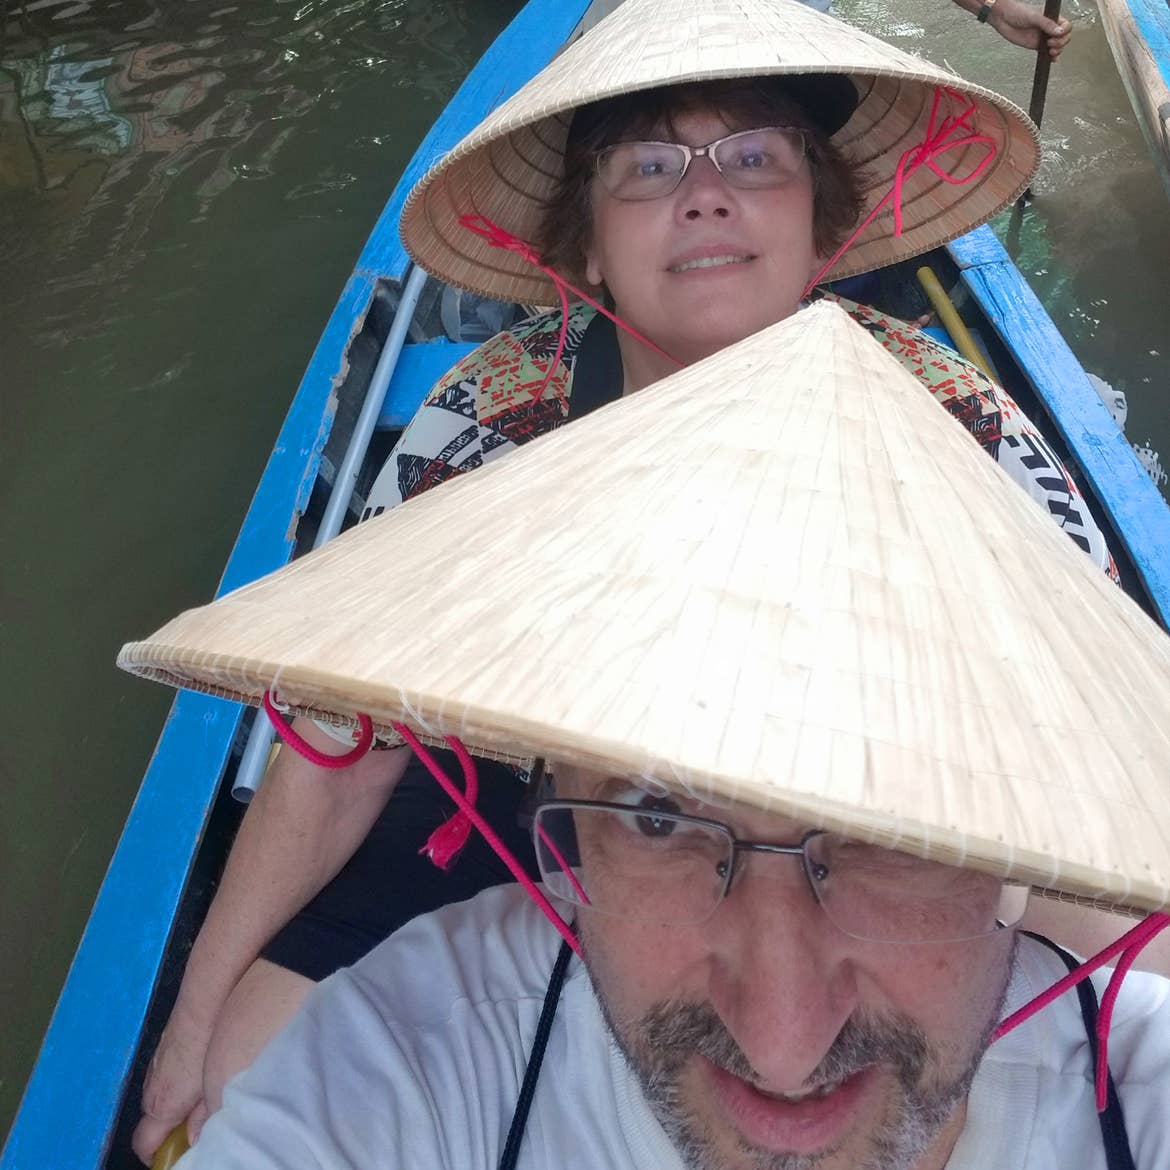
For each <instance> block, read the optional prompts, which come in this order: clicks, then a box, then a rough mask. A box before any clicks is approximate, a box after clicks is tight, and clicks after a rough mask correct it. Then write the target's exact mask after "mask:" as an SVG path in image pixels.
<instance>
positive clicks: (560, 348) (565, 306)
mask: <svg viewBox="0 0 1170 1170" xmlns="http://www.w3.org/2000/svg"><path fill="white" fill-rule="evenodd" d="M459 223H460V225H461V226H462V227H465V228H467V230H468V231H471V232H474V233H475V234H476V235H477V236H481V237H482V238H483V239H485V240H487V242H488V243H489V244H490V245H491V246H492V247H493V248H502V249H503V250H504V251H506V252H514V253H515V254H516V255H517V256H519V257H520V258H521V259H522V260H526V261H527V262H528V263H529V264H531V265H532V266H533V267H534V268H539V269H540V271H541V272H543V273H544V274H545V276H547V277H548V278H549V280H551V281H552V282H553V284H554V285H555V286H556V290H557V296H558V297H559V298H560V302H561V331H560V335H559V336H558V338H557V348H556V352H555V353H554V354H553V359H552V361H551V362H549V365H548V370H547V372H546V373H545V375H544V379H543V380H542V381H541V382H540V384H539V385H538V386H537V388H536V393H535V394H534V395H533V398H534V399H535V400H536V401H538V402H539V401H540V398H541V395H543V394H544V391H545V389H546V387H547V386H548V384H549V381H550V380H551V379H552V376H553V372H554V371H555V370H556V368H557V366H558V365H559V364H560V360H561V354H563V353H564V352H565V342H566V339H567V337H568V332H569V293H572V294H573V295H574V296H576V297H577V298H578V299H579V300H582V301H584V302H585V304H587V305H591V306H592V307H593V308H595V309H596V310H597V311H598V312H599V313H601V314H602V315H603V316H605V317H608V318H609V319H610V320H611V321H612V322H613V323H614V324H615V325H616V326H617V327H618V328H619V329H622V330H624V331H625V332H626V333H628V334H629V335H630V336H631V337H632V338H634V340H635V341H640V342H641V343H642V344H643V345H645V346H646V347H647V348H649V349H652V350H653V351H654V352H655V353H656V354H658V355H659V356H660V357H664V358H666V360H667V361H670V362H673V363H674V364H675V365H676V366H678V367H680V368H681V367H682V364H683V363H682V362H680V361H679V360H678V358H676V357H672V356H671V355H670V354H668V353H667V352H666V350H664V349H663V348H662V347H661V346H659V345H655V343H654V342H653V341H651V340H650V339H649V338H648V337H645V336H644V335H643V334H641V333H639V332H638V330H636V329H635V328H634V327H633V326H632V325H629V324H627V323H626V322H625V321H623V320H622V319H621V318H620V317H619V316H617V314H616V313H611V312H610V311H609V309H607V308H606V307H605V306H604V305H603V304H602V303H601V302H600V301H597V300H594V299H593V297H591V296H589V294H588V293H584V292H582V291H581V290H580V289H579V288H577V287H576V286H575V285H572V284H570V283H569V282H568V281H567V280H565V278H564V277H563V276H561V275H560V274H559V273H557V272H555V271H554V270H553V269H551V268H549V267H548V266H547V265H546V264H544V263H542V262H541V259H540V257H539V256H538V255H537V253H536V249H535V248H533V246H532V245H531V244H529V243H526V242H525V241H524V240H522V239H520V237H519V236H515V235H513V234H512V233H511V232H510V231H508V229H507V228H504V227H501V226H500V225H499V224H498V223H494V222H493V221H492V220H490V219H488V217H487V216H486V215H461V216H460V217H459ZM522 388H523V387H522Z"/></svg>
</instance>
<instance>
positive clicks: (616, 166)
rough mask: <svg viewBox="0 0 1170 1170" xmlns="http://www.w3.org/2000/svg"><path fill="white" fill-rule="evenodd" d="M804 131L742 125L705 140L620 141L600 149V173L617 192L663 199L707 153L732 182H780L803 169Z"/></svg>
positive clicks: (743, 184) (766, 184) (771, 184)
mask: <svg viewBox="0 0 1170 1170" xmlns="http://www.w3.org/2000/svg"><path fill="white" fill-rule="evenodd" d="M807 153H808V144H807V142H806V141H805V137H804V133H803V132H802V131H800V130H795V129H792V128H791V127H788V126H765V127H762V128H761V129H758V130H739V131H737V132H736V133H735V134H728V135H726V136H725V137H723V138H716V139H715V141H714V142H708V143H707V145H706V146H696V147H691V146H684V145H683V144H682V143H681V142H617V143H615V144H614V145H612V146H607V147H605V148H604V149H603V150H601V151H599V152H598V154H597V177H598V178H599V179H600V180H601V185H602V186H603V187H604V188H605V189H606V190H607V191H608V192H609V193H610V194H611V195H612V196H613V197H614V198H615V199H625V200H641V199H658V198H660V197H661V196H663V195H669V194H670V193H671V192H672V191H673V190H675V188H677V187H678V185H679V184H680V183H681V182H682V181H683V178H684V176H685V175H686V173H687V170H688V169H689V167H690V165H691V163H692V162H694V160H695V159H697V158H708V159H710V160H711V162H712V164H713V165H714V167H715V169H716V170H717V171H718V172H719V173H720V174H721V175H722V176H723V178H724V179H725V180H726V181H727V182H728V183H730V184H731V186H733V187H740V188H747V189H751V188H764V187H779V186H782V185H783V184H784V183H787V182H789V181H790V180H791V179H793V178H794V177H795V176H796V174H797V173H798V172H799V171H800V168H801V166H802V164H803V163H804V160H805V156H806V154H807Z"/></svg>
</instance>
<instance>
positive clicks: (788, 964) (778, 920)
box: [708, 856, 858, 1093]
mask: <svg viewBox="0 0 1170 1170" xmlns="http://www.w3.org/2000/svg"><path fill="white" fill-rule="evenodd" d="M747 860H748V861H749V862H750V864H749V865H748V869H747V872H745V873H743V875H742V876H741V877H740V879H739V880H738V881H737V882H736V884H735V886H734V887H733V888H732V890H731V891H730V892H729V893H728V895H727V898H726V899H725V901H724V902H723V903H722V904H721V905H720V907H719V909H718V910H717V911H716V912H715V914H714V915H713V916H712V918H711V919H710V921H709V923H708V929H709V931H710V934H709V937H708V942H709V945H710V948H711V955H710V967H709V972H710V974H709V986H708V995H709V998H710V1001H711V1004H712V1006H713V1007H714V1008H715V1010H716V1012H718V1014H719V1017H720V1018H721V1019H722V1021H723V1023H724V1024H725V1025H726V1026H727V1028H728V1030H729V1031H730V1032H731V1034H732V1036H733V1037H734V1038H735V1040H736V1042H737V1043H738V1044H739V1046H740V1048H741V1049H742V1050H743V1052H744V1055H745V1056H746V1057H747V1059H748V1061H749V1063H750V1064H751V1066H752V1068H753V1069H754V1070H755V1072H756V1073H757V1075H758V1076H760V1077H761V1078H762V1079H763V1082H764V1083H763V1086H762V1087H764V1088H766V1089H768V1090H770V1091H772V1092H787V1093H791V1092H797V1091H799V1090H800V1089H801V1087H802V1086H803V1085H804V1084H805V1082H806V1081H807V1080H808V1077H809V1075H810V1074H811V1073H812V1072H813V1070H814V1069H815V1068H816V1067H817V1065H818V1064H820V1062H821V1061H822V1060H823V1059H824V1056H825V1053H826V1052H828V1050H829V1048H830V1047H831V1046H832V1043H833V1041H834V1040H835V1039H836V1037H837V1035H838V1033H839V1032H840V1031H841V1028H842V1027H843V1026H844V1024H845V1021H846V1020H847V1019H848V1018H849V1017H850V1015H852V1014H853V1012H854V1010H855V1009H856V1007H857V1006H858V1004H857V999H858V991H857V977H856V969H855V967H854V963H853V959H852V955H851V953H850V951H851V948H850V940H849V939H848V938H846V936H844V935H842V934H841V932H840V931H838V930H837V928H836V927H834V926H833V925H832V923H831V922H829V920H828V918H827V917H826V916H825V913H824V911H823V910H822V909H821V907H820V906H819V905H818V904H817V902H816V900H815V899H814V898H813V896H812V893H811V891H810V890H809V889H808V887H807V885H806V883H805V879H804V876H803V874H802V873H801V872H800V868H799V861H798V860H796V859H793V858H789V857H763V856H760V857H756V856H753V857H751V858H749V859H747Z"/></svg>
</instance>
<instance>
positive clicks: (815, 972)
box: [557, 768, 1014, 1170]
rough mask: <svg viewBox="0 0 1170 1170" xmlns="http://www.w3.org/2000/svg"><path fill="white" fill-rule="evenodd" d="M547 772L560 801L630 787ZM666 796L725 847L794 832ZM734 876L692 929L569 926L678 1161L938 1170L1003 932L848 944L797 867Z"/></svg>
mask: <svg viewBox="0 0 1170 1170" xmlns="http://www.w3.org/2000/svg"><path fill="white" fill-rule="evenodd" d="M557 779H558V783H557V789H558V795H559V796H566V797H569V796H571V797H576V798H580V799H588V800H618V801H621V802H627V801H629V800H630V794H629V789H630V788H631V786H630V785H629V783H628V782H624V781H623V782H617V781H613V780H606V779H605V778H603V777H600V776H596V775H594V774H591V773H586V772H584V771H581V770H577V769H572V770H570V769H565V768H561V769H558V777H557ZM677 803H678V805H679V806H680V808H679V811H682V812H684V813H691V814H694V815H701V816H706V817H709V818H713V819H718V820H721V821H724V822H726V823H728V824H729V825H730V826H731V827H732V829H733V831H734V832H735V834H736V836H737V837H739V838H740V839H751V840H758V841H769V842H777V843H785V844H788V843H792V842H796V841H799V840H800V839H801V835H802V829H801V826H799V825H795V824H793V823H792V822H789V821H786V820H784V819H782V818H779V817H775V816H772V815H768V814H763V813H759V812H755V811H751V810H747V809H745V808H744V807H743V806H733V807H732V808H730V809H718V810H716V809H712V808H711V807H710V806H703V805H700V804H699V802H697V801H691V800H688V799H686V798H679V799H678V801H677ZM585 854H586V844H585V842H584V841H582V856H583V859H584V858H585ZM745 861H746V866H745ZM585 864H586V873H588V861H587V859H586V860H585ZM740 865H741V866H745V868H744V869H743V872H742V873H741V874H740V876H739V877H738V879H737V880H736V882H735V883H734V885H733V886H732V888H731V890H730V892H729V893H728V895H727V897H726V898H725V899H724V901H723V902H722V903H721V904H720V905H719V907H718V909H717V910H716V911H715V912H714V914H712V915H711V916H710V917H709V918H708V919H706V920H705V921H703V922H701V923H699V924H696V925H689V926H677V925H675V926H658V925H656V924H654V923H652V922H647V921H641V920H639V921H631V920H628V919H626V918H623V917H618V916H608V915H603V914H600V913H591V912H589V911H584V912H582V913H580V914H579V916H578V925H579V928H580V931H581V938H582V943H583V945H584V950H585V956H586V961H587V963H588V966H589V970H590V974H591V976H592V979H593V983H594V987H595V989H596V991H597V994H598V998H599V1000H600V1002H601V1005H602V1009H603V1011H604V1013H605V1015H606V1018H607V1020H608V1021H609V1024H610V1027H611V1029H612V1031H613V1033H614V1036H615V1038H616V1040H617V1042H618V1044H619V1045H620V1046H621V1048H622V1050H623V1052H624V1053H625V1055H626V1057H627V1059H628V1061H629V1062H630V1064H631V1066H632V1067H633V1069H634V1070H635V1072H636V1073H637V1075H638V1077H639V1079H640V1080H641V1082H642V1086H643V1089H644V1091H645V1094H646V1097H647V1099H648V1101H649V1103H650V1105H651V1107H652V1108H653V1110H654V1111H655V1113H656V1115H657V1117H658V1119H659V1121H660V1122H661V1123H662V1125H663V1127H664V1129H665V1130H666V1132H667V1134H668V1136H669V1137H670V1138H671V1139H672V1141H673V1142H674V1144H675V1145H676V1146H677V1147H678V1148H679V1150H680V1152H681V1153H682V1155H683V1157H684V1160H685V1161H686V1162H687V1164H688V1166H690V1167H693V1168H694V1170H762V1168H768V1170H805V1168H806V1167H807V1168H812V1167H816V1168H817V1170H910V1168H913V1170H936V1168H937V1167H941V1166H943V1165H944V1164H945V1162H946V1159H947V1156H948V1155H949V1152H950V1149H951V1147H952V1146H953V1144H954V1141H955V1139H956V1137H957V1136H958V1133H959V1132H960V1130H961V1129H962V1125H963V1118H964V1104H965V1100H966V1093H967V1089H968V1087H969V1085H970V1081H971V1078H972V1077H973V1075H974V1072H975V1068H976V1066H977V1064H978V1062H979V1059H980V1057H981V1056H982V1053H983V1050H984V1048H985V1047H986V1044H987V1041H988V1038H989V1035H990V1031H991V1029H992V1028H993V1027H994V1025H995V1023H996V1022H997V1020H998V1017H999V1013H1000V1008H1001V1006H1002V1002H1003V998H1004V995H1005V991H1006V986H1007V980H1008V975H1009V971H1010V967H1011V955H1012V948H1013V944H1014V932H1013V931H1002V932H999V933H997V934H995V935H992V936H988V937H984V938H981V939H976V940H972V941H968V942H959V943H956V942H949V943H929V944H922V943H918V944H906V943H901V944H899V943H876V942H860V941H857V940H856V939H853V938H850V937H848V936H847V935H845V934H843V933H841V932H840V931H839V930H838V929H837V928H836V927H835V926H834V925H833V924H832V923H831V922H830V921H829V919H828V918H827V917H826V915H825V913H824V911H823V910H822V908H821V907H820V905H819V904H818V903H817V901H816V900H815V898H814V897H813V895H812V893H811V891H810V889H809V887H808V884H807V880H806V878H805V877H804V874H803V871H802V869H801V866H800V861H799V858H796V857H792V856H783V855H761V854H752V855H750V856H749V857H747V858H746V859H741V861H740Z"/></svg>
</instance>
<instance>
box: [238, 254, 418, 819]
mask: <svg viewBox="0 0 1170 1170" xmlns="http://www.w3.org/2000/svg"><path fill="white" fill-rule="evenodd" d="M426 282H427V274H426V272H425V271H423V269H421V268H419V267H418V266H417V265H415V266H414V267H413V268H411V271H410V276H409V277H408V278H407V281H406V284H405V286H404V287H403V289H402V298H401V300H399V302H398V309H397V310H396V312H395V314H394V320H393V322H392V323H391V325H390V332H389V334H387V337H386V342H385V344H384V345H383V346H382V352H381V354H380V355H379V357H378V364H377V366H376V367H375V368H374V373H373V376H372V377H371V378H370V384H369V386H368V387H367V389H366V397H365V400H364V402H363V403H362V409H361V411H360V412H359V414H358V417H357V422H355V423H354V428H353V434H352V435H351V436H350V440H349V446H348V447H347V448H346V451H345V455H344V456H343V457H342V460H341V463H340V464H339V465H338V468H337V475H336V476H335V477H334V480H333V490H332V492H330V494H329V500H328V502H327V503H326V505H325V512H324V514H323V515H322V517H321V524H320V527H319V528H318V529H317V536H316V538H315V539H314V541H313V547H314V548H320V547H321V545H323V544H324V543H325V542H326V541H327V540H332V539H333V537H335V536H336V535H337V534H338V533H339V532H340V531H341V525H342V523H343V522H344V520H345V513H346V510H347V509H348V507H349V500H350V497H351V496H352V495H353V489H354V486H355V484H356V483H357V477H358V473H359V472H360V471H361V466H362V460H363V459H365V457H366V451H367V449H368V448H369V446H370V439H371V438H372V437H373V434H374V427H375V426H376V425H377V422H378V416H379V414H381V412H382V402H383V400H384V399H385V397H386V391H387V389H388V388H389V386H390V379H391V378H393V377H394V370H395V369H396V368H397V366H398V358H399V356H400V355H401V353H402V346H403V344H404V343H405V342H406V331H407V330H408V329H409V328H410V322H411V321H412V320H413V318H414V312H415V309H417V308H418V299H419V297H420V296H421V295H422V290H423V286H424V285H425V284H426ZM274 734H275V733H274V732H273V730H272V724H271V723H269V722H268V718H267V716H266V715H264V714H263V712H260V713H258V714H257V716H256V718H255V720H254V721H253V723H252V730H251V731H250V732H249V734H248V742H247V744H246V745H245V746H244V754H243V755H242V756H241V757H240V766H239V767H238V768H237V769H236V777H235V782H234V783H233V784H232V796H234V797H235V798H236V799H237V800H238V801H240V802H241V803H243V804H247V803H248V801H250V800H251V799H252V797H253V796H254V795H255V794H256V789H257V788H259V787H260V781H261V779H262V778H263V775H264V767H265V765H266V763H267V762H268V752H269V749H270V748H271V746H272V738H273V735H274Z"/></svg>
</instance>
